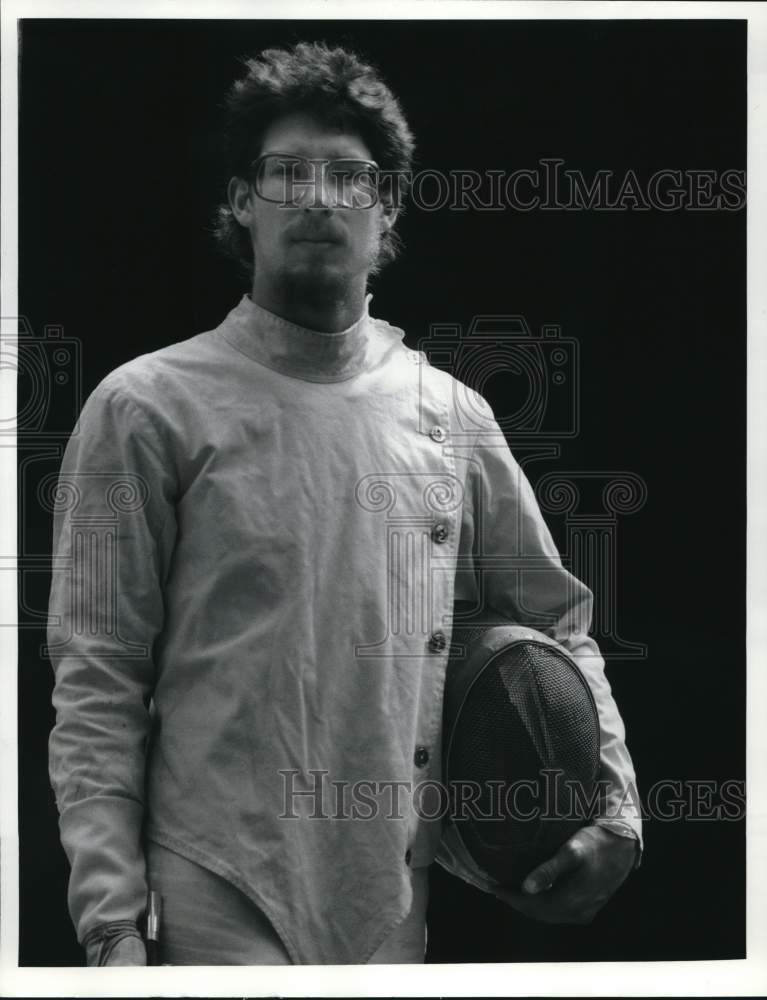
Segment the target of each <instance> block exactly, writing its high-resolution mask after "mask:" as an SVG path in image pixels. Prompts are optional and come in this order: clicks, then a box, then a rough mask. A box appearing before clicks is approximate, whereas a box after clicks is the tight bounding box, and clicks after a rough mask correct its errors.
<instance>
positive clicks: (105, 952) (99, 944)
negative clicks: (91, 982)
mask: <svg viewBox="0 0 767 1000" xmlns="http://www.w3.org/2000/svg"><path fill="white" fill-rule="evenodd" d="M128 937H135V938H138V939H139V940H140V941H143V938H142V937H141V932H140V931H139V928H138V924H137V923H136V922H135V921H133V920H116V921H114V923H111V924H99V926H98V927H94V928H93V930H92V931H89V932H88V934H86V936H85V938H84V939H83V942H82V944H83V948H85V964H86V965H87V966H89V967H90V966H101V965H107V964H108V963H109V956H110V955H111V954H112V952H113V951H114V949H115V946H116V945H117V943H118V942H119V941H124V940H125V938H128Z"/></svg>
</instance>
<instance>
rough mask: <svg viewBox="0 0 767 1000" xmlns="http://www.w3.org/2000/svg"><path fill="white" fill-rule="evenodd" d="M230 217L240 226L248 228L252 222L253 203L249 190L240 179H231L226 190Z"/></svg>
mask: <svg viewBox="0 0 767 1000" xmlns="http://www.w3.org/2000/svg"><path fill="white" fill-rule="evenodd" d="M226 194H227V197H228V198H229V207H230V208H231V210H232V215H233V216H234V217H235V219H236V220H237V221H238V222H239V224H240V225H241V226H245V227H249V226H250V225H251V223H252V222H253V202H252V200H251V188H250V185H249V184H248V182H247V181H244V180H243V179H242V177H232V178H231V180H230V181H229V184H228V185H227V188H226Z"/></svg>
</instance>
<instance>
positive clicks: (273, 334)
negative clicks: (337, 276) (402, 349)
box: [222, 294, 375, 382]
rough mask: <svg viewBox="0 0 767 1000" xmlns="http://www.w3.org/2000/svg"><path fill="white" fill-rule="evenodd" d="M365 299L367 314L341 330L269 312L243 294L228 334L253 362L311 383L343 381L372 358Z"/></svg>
mask: <svg viewBox="0 0 767 1000" xmlns="http://www.w3.org/2000/svg"><path fill="white" fill-rule="evenodd" d="M372 298H373V296H372V295H370V294H368V295H367V297H366V299H365V307H364V310H363V313H362V316H360V318H359V319H358V320H357V322H356V323H354V324H352V326H350V327H349V328H348V329H346V330H341V331H340V332H339V333H323V332H321V331H320V330H311V329H309V328H308V327H305V326H299V325H298V324H297V323H291V322H290V321H289V320H286V319H283V318H282V317H281V316H277V315H275V313H273V312H269V310H268V309H264V308H263V306H260V305H258V304H257V303H255V302H253V300H252V299H251V298H250V296H248V295H243V297H242V299H241V300H240V302H239V304H238V305H237V306H236V307H235V308H234V309H233V310H232V311H231V312H230V313H229V315H228V316H227V318H226V321H225V322H224V327H223V331H222V332H223V334H224V337H225V338H226V339H227V340H228V341H229V343H230V344H232V346H233V347H236V348H237V349H238V350H240V351H242V353H243V354H246V355H247V356H248V357H250V358H253V360H254V361H258V362H260V363H261V364H262V365H266V367H267V368H272V369H274V370H275V371H278V372H282V373H283V374H285V375H292V376H293V377H295V378H300V379H304V380H305V381H308V382H341V381H344V380H345V379H348V378H351V377H352V376H353V375H357V374H358V373H359V372H361V371H364V370H365V369H366V368H367V367H368V366H369V363H370V362H371V359H372V353H371V346H372V340H373V324H374V322H375V321H374V320H372V319H371V317H370V314H369V312H368V306H369V304H370V301H371V299H372Z"/></svg>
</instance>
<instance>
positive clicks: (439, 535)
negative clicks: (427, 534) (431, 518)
mask: <svg viewBox="0 0 767 1000" xmlns="http://www.w3.org/2000/svg"><path fill="white" fill-rule="evenodd" d="M449 534H450V529H449V528H448V526H447V525H446V524H445V522H444V521H440V522H439V524H435V525H434V527H433V528H432V529H431V538H432V541H433V542H436V543H437V544H438V545H441V544H442V542H446V541H447V536H448V535H449Z"/></svg>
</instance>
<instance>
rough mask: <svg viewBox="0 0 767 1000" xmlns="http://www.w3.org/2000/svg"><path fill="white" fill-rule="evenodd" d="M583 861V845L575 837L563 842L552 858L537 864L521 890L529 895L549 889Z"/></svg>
mask: <svg viewBox="0 0 767 1000" xmlns="http://www.w3.org/2000/svg"><path fill="white" fill-rule="evenodd" d="M582 862H583V847H582V845H581V843H580V841H578V840H577V839H576V838H575V837H571V838H570V840H568V841H567V843H565V844H563V845H562V846H561V847H560V848H559V850H558V851H557V853H556V854H555V855H554V857H553V858H549V860H548V861H544V862H543V864H542V865H538V867H537V868H534V869H533V871H531V872H530V874H529V875H528V876H527V878H526V879H525V881H524V882H523V883H522V891H523V892H526V893H528V894H529V895H534V894H535V893H537V892H542V891H543V890H544V889H550V888H551V886H552V885H554V883H555V882H556V881H557V879H558V878H561V876H562V875H565V874H566V873H567V872H572V871H575V869H576V868H578V867H579V866H580V865H581V863H582Z"/></svg>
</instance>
